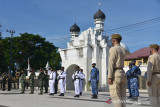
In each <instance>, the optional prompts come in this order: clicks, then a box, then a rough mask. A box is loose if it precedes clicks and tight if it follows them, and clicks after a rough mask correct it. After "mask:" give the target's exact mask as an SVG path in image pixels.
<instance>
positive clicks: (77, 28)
mask: <svg viewBox="0 0 160 107" xmlns="http://www.w3.org/2000/svg"><path fill="white" fill-rule="evenodd" d="M70 32H80V28H79V27H78V26H77V25H76V23H75V24H74V25H73V26H72V27H71V28H70Z"/></svg>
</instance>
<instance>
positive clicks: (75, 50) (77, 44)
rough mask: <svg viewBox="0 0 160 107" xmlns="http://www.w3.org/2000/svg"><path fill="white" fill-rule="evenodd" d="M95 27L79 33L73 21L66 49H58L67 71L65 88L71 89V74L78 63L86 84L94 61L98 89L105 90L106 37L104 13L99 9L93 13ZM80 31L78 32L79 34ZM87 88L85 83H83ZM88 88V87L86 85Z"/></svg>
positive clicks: (107, 47)
mask: <svg viewBox="0 0 160 107" xmlns="http://www.w3.org/2000/svg"><path fill="white" fill-rule="evenodd" d="M93 18H94V22H95V27H94V28H91V27H90V28H89V29H87V30H85V31H83V32H81V33H80V28H79V27H78V26H77V24H76V23H75V24H74V25H73V26H72V27H71V28H70V33H71V39H70V42H68V43H67V48H66V49H59V52H60V55H61V59H62V66H64V67H65V70H66V71H67V79H66V89H67V90H73V89H74V85H73V82H72V78H71V75H72V74H73V73H74V71H75V67H76V66H77V65H78V66H80V68H82V69H83V70H84V73H85V76H86V77H85V78H86V82H85V83H86V84H87V83H88V80H89V78H90V72H91V68H92V63H96V64H97V65H96V66H97V68H98V69H99V71H100V72H99V75H100V80H99V90H102V91H106V90H107V88H106V87H107V75H106V72H107V69H108V52H109V46H108V41H109V40H108V37H107V36H105V35H103V31H104V21H105V14H104V13H103V12H102V11H101V10H100V9H99V10H98V11H97V12H96V13H95V14H94V17H93ZM79 33H80V34H79ZM85 86H86V87H85V90H87V85H85ZM88 88H89V87H88Z"/></svg>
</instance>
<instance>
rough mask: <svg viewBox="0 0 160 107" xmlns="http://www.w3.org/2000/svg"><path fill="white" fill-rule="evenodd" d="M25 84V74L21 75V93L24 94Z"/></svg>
mask: <svg viewBox="0 0 160 107" xmlns="http://www.w3.org/2000/svg"><path fill="white" fill-rule="evenodd" d="M25 83H26V75H25V73H23V74H22V75H21V88H22V89H21V93H24V91H25Z"/></svg>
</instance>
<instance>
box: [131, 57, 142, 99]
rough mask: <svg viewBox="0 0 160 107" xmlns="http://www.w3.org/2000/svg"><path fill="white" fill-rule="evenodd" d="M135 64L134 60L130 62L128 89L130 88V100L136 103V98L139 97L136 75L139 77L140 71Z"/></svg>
mask: <svg viewBox="0 0 160 107" xmlns="http://www.w3.org/2000/svg"><path fill="white" fill-rule="evenodd" d="M135 63H136V60H132V70H131V79H130V85H131V86H130V87H131V93H132V100H134V101H138V97H139V86H138V85H139V84H138V75H141V70H140V68H139V67H138V66H136V64H135Z"/></svg>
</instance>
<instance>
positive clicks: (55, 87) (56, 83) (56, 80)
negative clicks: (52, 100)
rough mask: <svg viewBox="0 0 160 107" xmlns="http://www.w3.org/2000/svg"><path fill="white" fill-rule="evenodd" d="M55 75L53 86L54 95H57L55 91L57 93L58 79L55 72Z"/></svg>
mask: <svg viewBox="0 0 160 107" xmlns="http://www.w3.org/2000/svg"><path fill="white" fill-rule="evenodd" d="M55 73H56V78H55V84H54V89H55V92H54V94H57V91H58V79H57V77H58V74H57V71H55Z"/></svg>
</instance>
